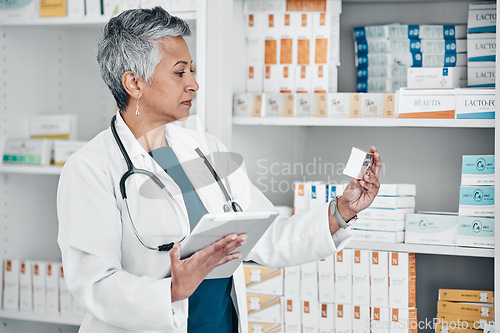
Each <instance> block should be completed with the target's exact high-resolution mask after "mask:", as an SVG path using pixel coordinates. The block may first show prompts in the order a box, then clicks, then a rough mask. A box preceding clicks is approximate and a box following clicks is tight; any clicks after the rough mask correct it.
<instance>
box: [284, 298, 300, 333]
mask: <svg viewBox="0 0 500 333" xmlns="http://www.w3.org/2000/svg"><path fill="white" fill-rule="evenodd" d="M301 303H302V302H301V301H300V300H298V299H292V298H286V297H284V298H283V305H284V307H285V309H284V311H283V313H284V323H285V332H287V333H302V317H301V313H302V312H301V306H302V304H301Z"/></svg>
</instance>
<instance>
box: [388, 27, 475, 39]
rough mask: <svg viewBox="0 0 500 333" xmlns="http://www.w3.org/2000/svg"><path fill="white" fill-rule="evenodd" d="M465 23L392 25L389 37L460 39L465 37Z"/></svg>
mask: <svg viewBox="0 0 500 333" xmlns="http://www.w3.org/2000/svg"><path fill="white" fill-rule="evenodd" d="M466 33H467V27H466V26H465V25H404V24H401V25H392V26H391V27H390V28H389V38H390V39H401V38H409V39H460V38H465V36H466Z"/></svg>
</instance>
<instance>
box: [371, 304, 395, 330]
mask: <svg viewBox="0 0 500 333" xmlns="http://www.w3.org/2000/svg"><path fill="white" fill-rule="evenodd" d="M389 310H390V309H389V308H386V307H372V308H371V332H372V333H389V332H390V328H391V323H390V321H389V320H390V314H389Z"/></svg>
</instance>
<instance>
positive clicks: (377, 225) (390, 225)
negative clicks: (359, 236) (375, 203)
mask: <svg viewBox="0 0 500 333" xmlns="http://www.w3.org/2000/svg"><path fill="white" fill-rule="evenodd" d="M354 227H355V228H354V229H355V230H372V231H404V230H405V220H404V218H403V219H401V220H375V219H368V218H364V217H360V218H359V219H358V220H357V221H356V225H354ZM351 230H353V228H351Z"/></svg>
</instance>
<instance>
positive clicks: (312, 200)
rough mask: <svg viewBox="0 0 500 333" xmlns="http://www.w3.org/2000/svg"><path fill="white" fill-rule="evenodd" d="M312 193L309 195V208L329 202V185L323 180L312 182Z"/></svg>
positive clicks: (310, 184)
mask: <svg viewBox="0 0 500 333" xmlns="http://www.w3.org/2000/svg"><path fill="white" fill-rule="evenodd" d="M309 186H310V187H311V195H310V196H309V209H311V208H315V207H318V206H321V205H323V204H325V203H328V202H329V200H328V191H327V185H326V184H325V183H323V182H310V183H309Z"/></svg>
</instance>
